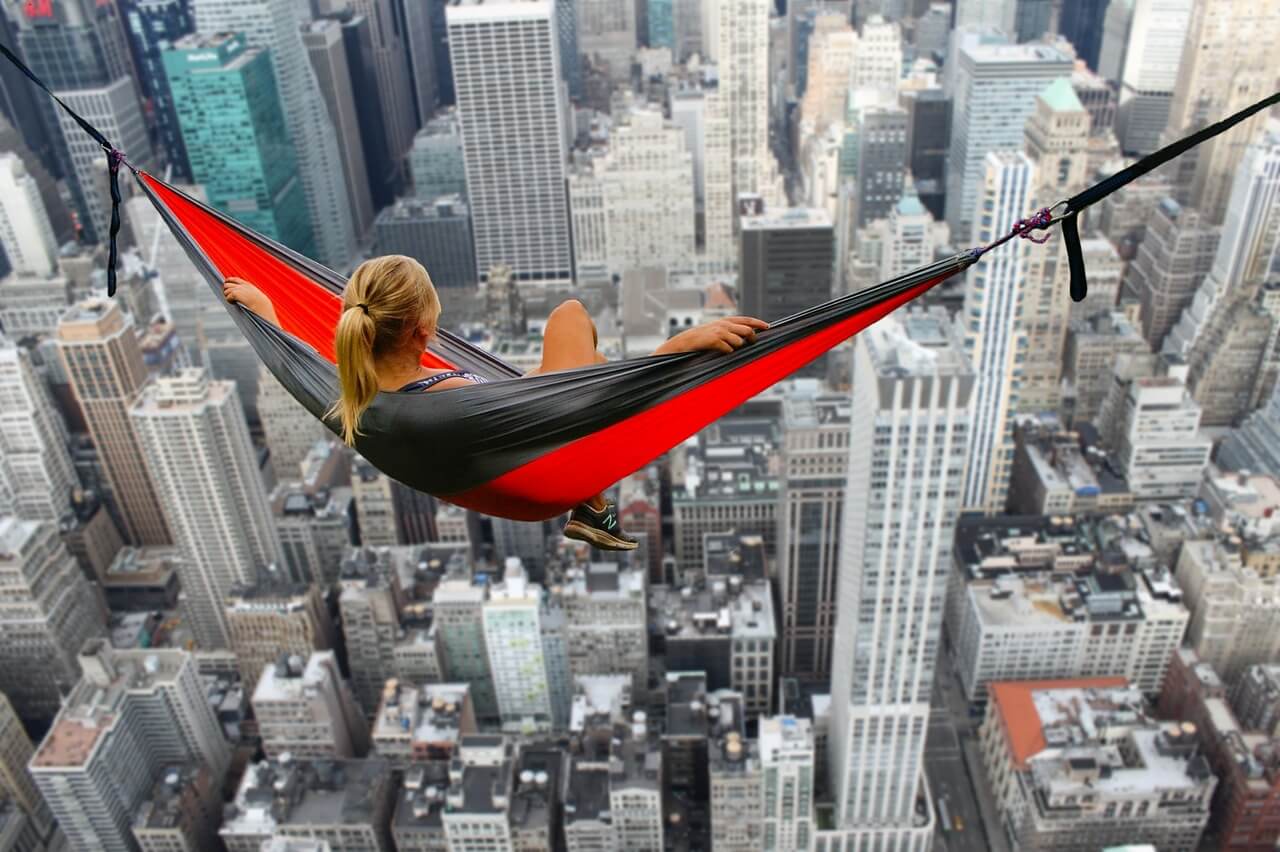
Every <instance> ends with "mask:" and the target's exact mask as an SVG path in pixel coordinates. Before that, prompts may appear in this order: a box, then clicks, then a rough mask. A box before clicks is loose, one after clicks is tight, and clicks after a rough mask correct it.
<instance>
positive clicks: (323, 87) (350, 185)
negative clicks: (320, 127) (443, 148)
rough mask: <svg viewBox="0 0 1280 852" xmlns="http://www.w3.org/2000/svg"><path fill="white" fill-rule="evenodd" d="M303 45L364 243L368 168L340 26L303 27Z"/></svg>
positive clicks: (369, 203) (368, 220)
mask: <svg viewBox="0 0 1280 852" xmlns="http://www.w3.org/2000/svg"><path fill="white" fill-rule="evenodd" d="M302 44H303V46H304V47H306V49H307V57H308V58H309V59H310V60H311V68H312V70H314V71H315V72H316V82H317V83H319V84H320V95H321V96H322V97H323V98H324V103H325V107H327V108H328V111H329V119H330V120H331V121H332V122H333V132H334V133H336V134H337V136H338V155H339V156H340V157H341V158H342V173H343V177H345V178H346V184H347V194H348V195H349V196H350V197H351V224H352V225H353V226H354V227H355V230H356V234H357V235H359V238H360V240H361V242H363V240H364V238H365V236H367V235H368V233H369V228H371V227H372V226H373V213H374V210H373V196H372V195H371V194H370V192H369V167H368V165H367V164H366V162H365V157H364V142H363V140H362V139H361V136H360V119H359V110H358V109H357V108H356V97H355V92H354V90H353V88H352V84H351V66H350V65H348V64H347V50H346V45H345V43H344V40H343V38H342V25H341V24H340V23H338V22H337V21H335V20H332V19H328V18H325V19H321V20H319V21H312V22H310V23H308V24H305V25H303V27H302Z"/></svg>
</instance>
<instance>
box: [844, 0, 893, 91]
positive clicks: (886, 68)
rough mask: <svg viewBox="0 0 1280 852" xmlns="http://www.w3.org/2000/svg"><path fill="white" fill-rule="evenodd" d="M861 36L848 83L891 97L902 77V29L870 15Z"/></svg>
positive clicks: (879, 17)
mask: <svg viewBox="0 0 1280 852" xmlns="http://www.w3.org/2000/svg"><path fill="white" fill-rule="evenodd" d="M861 36H862V38H861V39H860V40H859V41H858V53H857V55H856V56H855V57H854V60H853V75H852V77H851V78H850V80H849V85H850V86H852V87H853V88H855V89H872V90H874V91H876V92H879V93H881V94H883V95H885V96H887V97H893V96H894V95H896V94H897V91H898V81H899V80H900V79H902V28H901V27H900V26H898V24H897V23H895V22H893V21H886V20H885V19H884V18H882V17H881V16H879V15H872V16H871V17H870V18H869V19H868V20H867V21H866V22H865V23H864V24H863V25H862V30H861Z"/></svg>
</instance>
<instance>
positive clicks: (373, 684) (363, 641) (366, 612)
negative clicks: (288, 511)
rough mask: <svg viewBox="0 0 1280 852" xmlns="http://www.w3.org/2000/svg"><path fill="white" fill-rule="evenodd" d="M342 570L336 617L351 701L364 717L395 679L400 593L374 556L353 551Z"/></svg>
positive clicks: (388, 570)
mask: <svg viewBox="0 0 1280 852" xmlns="http://www.w3.org/2000/svg"><path fill="white" fill-rule="evenodd" d="M354 557H355V558H354V559H349V560H347V561H345V562H344V564H343V566H342V574H341V577H340V579H339V582H338V589H339V593H338V613H339V620H340V621H341V623H342V636H343V639H344V641H345V643H346V648H347V664H348V666H349V670H350V672H351V686H352V689H353V690H354V691H355V695H356V701H358V702H359V703H360V707H361V709H363V710H364V712H365V715H367V716H372V715H373V714H374V712H376V711H377V709H378V699H379V697H380V696H381V695H382V687H383V686H384V685H385V684H386V682H387V680H388V679H390V678H392V677H394V676H395V641H396V636H397V634H399V633H400V630H401V627H400V606H399V600H400V598H401V596H402V594H403V592H402V589H401V587H400V584H399V577H398V575H397V574H396V572H395V571H394V569H393V568H392V567H391V566H389V565H385V564H379V560H378V559H377V556H376V554H373V553H371V552H369V551H355V553H354Z"/></svg>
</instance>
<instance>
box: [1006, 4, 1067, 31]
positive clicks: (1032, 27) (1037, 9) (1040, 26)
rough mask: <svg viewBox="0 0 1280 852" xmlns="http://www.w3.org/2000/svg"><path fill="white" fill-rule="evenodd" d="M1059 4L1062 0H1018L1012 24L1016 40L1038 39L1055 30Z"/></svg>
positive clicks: (1056, 28)
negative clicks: (1016, 35)
mask: <svg viewBox="0 0 1280 852" xmlns="http://www.w3.org/2000/svg"><path fill="white" fill-rule="evenodd" d="M1073 2H1074V0H1073ZM1061 5H1062V0H1018V7H1017V11H1016V12H1015V13H1014V25H1013V28H1014V31H1015V32H1016V33H1017V34H1018V41H1038V40H1039V39H1040V38H1041V37H1042V36H1044V35H1045V34H1046V33H1054V32H1057V30H1058V14H1059V12H1058V7H1059V6H1061ZM1068 5H1069V4H1068Z"/></svg>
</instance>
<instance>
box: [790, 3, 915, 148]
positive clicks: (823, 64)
mask: <svg viewBox="0 0 1280 852" xmlns="http://www.w3.org/2000/svg"><path fill="white" fill-rule="evenodd" d="M857 55H858V33H857V32H856V31H855V30H854V29H853V27H851V26H849V18H848V17H847V16H846V15H842V14H840V13H838V12H828V13H824V14H821V15H818V16H817V17H815V18H814V19H813V32H812V33H811V34H810V35H809V39H808V56H809V61H808V68H807V69H806V72H805V86H804V99H803V100H802V101H801V102H800V119H801V120H802V121H805V122H811V123H812V125H813V129H814V130H815V131H822V130H824V129H825V128H826V127H828V126H829V125H831V124H832V123H833V122H838V121H842V120H843V119H844V114H845V109H846V108H847V102H848V98H849V81H850V79H851V78H852V76H853V63H854V59H855V58H856V57H857ZM899 71H901V69H899Z"/></svg>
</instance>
